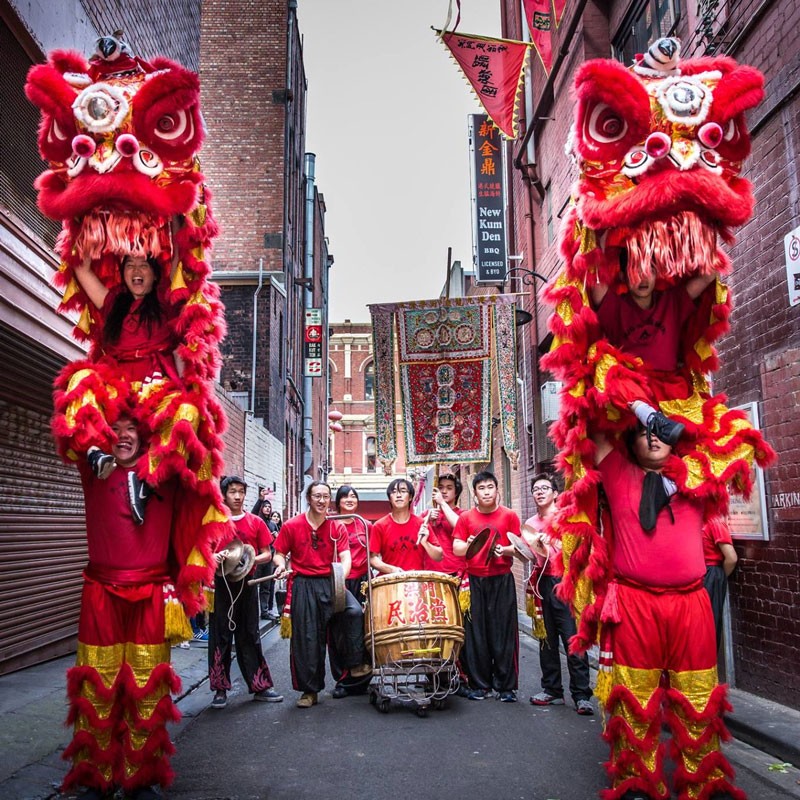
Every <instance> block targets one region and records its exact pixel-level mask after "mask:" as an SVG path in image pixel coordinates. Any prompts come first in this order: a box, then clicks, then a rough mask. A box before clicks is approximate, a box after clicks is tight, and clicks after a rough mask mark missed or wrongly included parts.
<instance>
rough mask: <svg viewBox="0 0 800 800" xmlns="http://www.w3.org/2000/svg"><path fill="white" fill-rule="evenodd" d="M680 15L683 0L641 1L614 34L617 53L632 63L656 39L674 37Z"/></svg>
mask: <svg viewBox="0 0 800 800" xmlns="http://www.w3.org/2000/svg"><path fill="white" fill-rule="evenodd" d="M680 16H681V15H680V0H638V2H636V3H634V4H633V6H632V8H631V10H630V13H629V14H628V16H627V17H626V18H625V21H624V22H623V23H622V25H621V26H620V29H619V31H618V33H617V35H616V36H615V37H614V42H613V45H614V56H615V57H616V58H617V59H619V60H620V61H622V63H623V64H625V65H629V64H632V63H633V59H634V56H635V55H636V54H637V53H645V52H646V51H647V48H648V47H649V46H650V44H651V43H652V42H654V41H655V40H656V39H659V38H661V37H662V36H671V35H672V34H673V33H674V32H675V28H676V27H677V24H678V20H679V19H680Z"/></svg>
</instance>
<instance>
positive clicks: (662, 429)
mask: <svg viewBox="0 0 800 800" xmlns="http://www.w3.org/2000/svg"><path fill="white" fill-rule="evenodd" d="M685 430H686V426H685V425H684V424H683V423H682V422H675V421H673V420H671V419H670V418H669V417H665V416H664V415H663V414H662V413H661V412H660V411H656V412H654V413H653V414H651V415H650V416H649V417H648V418H647V444H648V445H651V444H652V443H653V442H652V440H653V436H654V435H655V437H656V438H657V439H660V440H661V441H662V442H664V444H668V445H669V446H670V447H673V446H674V445H675V444H676V443H677V441H678V439H680V438H681V436H683V432H684V431H685Z"/></svg>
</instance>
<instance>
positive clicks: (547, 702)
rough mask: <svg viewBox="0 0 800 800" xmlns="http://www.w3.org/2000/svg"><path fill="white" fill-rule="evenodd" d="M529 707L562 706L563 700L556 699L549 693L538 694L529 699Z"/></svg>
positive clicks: (561, 698) (560, 698)
mask: <svg viewBox="0 0 800 800" xmlns="http://www.w3.org/2000/svg"><path fill="white" fill-rule="evenodd" d="M531 705H534V706H563V705H564V698H563V697H556V696H555V695H552V694H550V693H549V692H539V694H535V695H534V696H533V697H531Z"/></svg>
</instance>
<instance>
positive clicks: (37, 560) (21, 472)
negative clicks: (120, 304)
mask: <svg viewBox="0 0 800 800" xmlns="http://www.w3.org/2000/svg"><path fill="white" fill-rule="evenodd" d="M63 365H64V361H63V359H60V358H59V357H58V356H56V355H55V354H53V353H52V352H50V351H49V350H47V349H45V348H43V347H42V346H41V345H38V344H37V343H36V342H34V341H32V340H30V339H28V338H26V337H24V336H22V335H21V334H19V333H18V332H16V331H14V330H12V329H11V328H9V327H7V326H5V325H3V324H0V674H3V673H6V672H11V671H13V670H15V669H19V668H21V667H24V666H28V665H30V664H35V663H38V662H40V661H45V660H47V659H49V658H53V657H55V656H58V655H62V654H64V653H67V652H70V651H71V650H73V649H74V647H75V641H76V636H77V630H78V610H79V605H80V592H81V571H82V569H83V567H84V565H85V564H86V560H87V554H86V527H85V520H84V512H83V493H82V491H81V485H80V480H79V478H78V473H77V470H76V469H75V468H74V467H69V466H66V465H64V464H62V463H61V460H60V459H59V458H58V456H57V455H56V452H55V445H54V443H53V439H52V436H51V435H50V417H51V415H52V400H51V391H52V383H53V378H54V377H55V376H56V374H57V372H58V370H60V369H61V367H62V366H63Z"/></svg>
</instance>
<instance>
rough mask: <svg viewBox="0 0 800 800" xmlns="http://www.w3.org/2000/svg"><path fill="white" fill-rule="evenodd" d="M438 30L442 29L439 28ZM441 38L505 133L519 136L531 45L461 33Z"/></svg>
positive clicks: (447, 34) (496, 123) (478, 96)
mask: <svg viewBox="0 0 800 800" xmlns="http://www.w3.org/2000/svg"><path fill="white" fill-rule="evenodd" d="M437 34H441V32H440V31H437ZM440 38H441V40H442V42H443V43H444V45H445V47H447V49H448V50H449V51H450V55H451V56H452V57H453V59H454V60H455V62H456V64H458V66H459V67H460V68H461V71H462V72H463V73H464V76H465V77H466V79H467V80H468V81H469V83H470V86H472V89H473V91H474V92H475V96H476V97H477V98H478V101H479V102H480V104H481V105H482V106H483V108H484V111H486V113H487V115H488V116H489V119H491V121H492V122H494V124H495V125H496V126H497V127H498V128H499V129H500V131H501V132H502V133H503V135H504V136H506V137H507V138H509V139H516V138H517V115H516V108H517V103H518V101H519V96H520V92H521V90H522V84H523V82H524V79H525V57H526V56H527V54H528V48H529V47H530V45H529V44H528V43H527V42H515V41H512V40H511V39H489V38H487V37H485V36H465V35H462V34H460V33H446V34H445V35H444V36H440Z"/></svg>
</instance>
